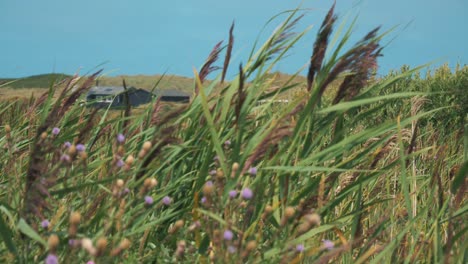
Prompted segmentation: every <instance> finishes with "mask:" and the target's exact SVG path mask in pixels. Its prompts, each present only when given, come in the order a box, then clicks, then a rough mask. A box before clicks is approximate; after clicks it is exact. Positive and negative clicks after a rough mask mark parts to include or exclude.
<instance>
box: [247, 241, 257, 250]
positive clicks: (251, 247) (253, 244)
mask: <svg viewBox="0 0 468 264" xmlns="http://www.w3.org/2000/svg"><path fill="white" fill-rule="evenodd" d="M256 248H257V242H255V240H251V241H249V242H248V243H247V246H246V247H245V249H247V251H252V250H254V249H256Z"/></svg>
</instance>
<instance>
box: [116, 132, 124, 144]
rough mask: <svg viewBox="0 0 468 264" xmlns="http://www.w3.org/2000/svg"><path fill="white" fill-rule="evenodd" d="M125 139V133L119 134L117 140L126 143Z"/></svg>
mask: <svg viewBox="0 0 468 264" xmlns="http://www.w3.org/2000/svg"><path fill="white" fill-rule="evenodd" d="M124 141H125V136H124V135H123V134H120V133H119V134H118V135H117V142H119V143H120V144H122V143H124Z"/></svg>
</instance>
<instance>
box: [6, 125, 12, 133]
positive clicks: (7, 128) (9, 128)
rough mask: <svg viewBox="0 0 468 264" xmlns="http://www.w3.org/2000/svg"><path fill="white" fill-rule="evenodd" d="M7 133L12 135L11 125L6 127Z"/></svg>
mask: <svg viewBox="0 0 468 264" xmlns="http://www.w3.org/2000/svg"><path fill="white" fill-rule="evenodd" d="M5 132H6V133H10V132H11V126H10V125H5Z"/></svg>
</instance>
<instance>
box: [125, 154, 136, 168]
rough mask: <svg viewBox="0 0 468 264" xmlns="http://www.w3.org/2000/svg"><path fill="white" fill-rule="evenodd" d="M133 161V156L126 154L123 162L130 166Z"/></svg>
mask: <svg viewBox="0 0 468 264" xmlns="http://www.w3.org/2000/svg"><path fill="white" fill-rule="evenodd" d="M134 161H135V158H134V157H133V156H132V155H128V157H127V159H126V160H125V163H126V164H127V165H128V166H129V167H130V166H132V165H133V162H134Z"/></svg>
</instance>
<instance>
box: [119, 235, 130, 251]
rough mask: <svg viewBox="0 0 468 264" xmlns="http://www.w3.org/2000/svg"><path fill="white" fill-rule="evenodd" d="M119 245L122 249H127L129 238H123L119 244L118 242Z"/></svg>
mask: <svg viewBox="0 0 468 264" xmlns="http://www.w3.org/2000/svg"><path fill="white" fill-rule="evenodd" d="M119 247H120V248H121V249H123V250H126V249H129V248H130V240H128V239H127V238H124V239H123V240H122V241H121V242H120V244H119Z"/></svg>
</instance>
